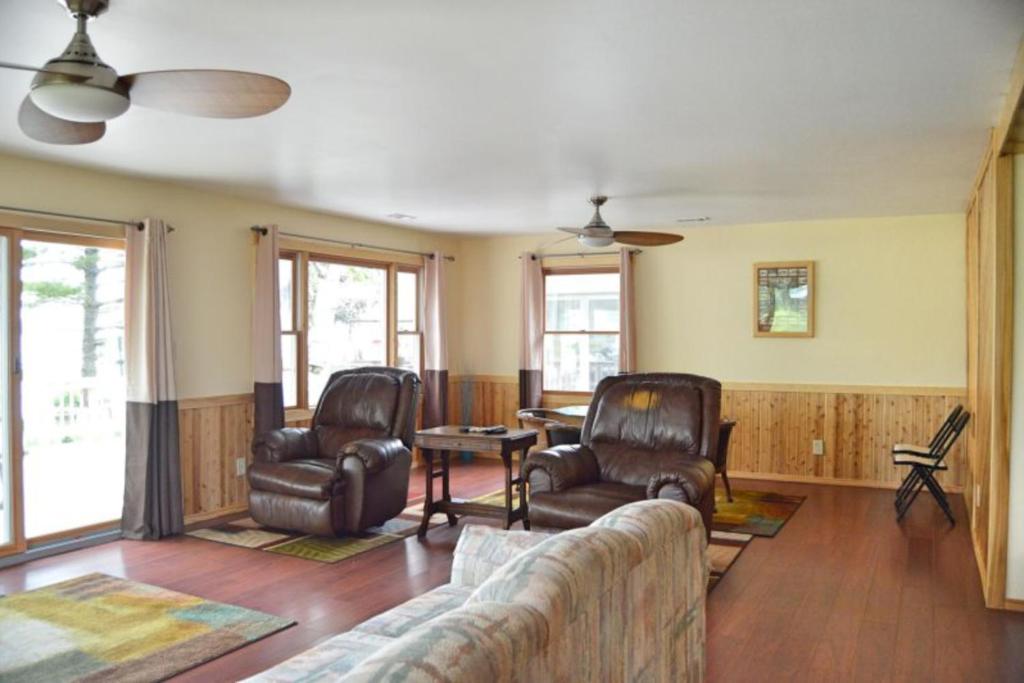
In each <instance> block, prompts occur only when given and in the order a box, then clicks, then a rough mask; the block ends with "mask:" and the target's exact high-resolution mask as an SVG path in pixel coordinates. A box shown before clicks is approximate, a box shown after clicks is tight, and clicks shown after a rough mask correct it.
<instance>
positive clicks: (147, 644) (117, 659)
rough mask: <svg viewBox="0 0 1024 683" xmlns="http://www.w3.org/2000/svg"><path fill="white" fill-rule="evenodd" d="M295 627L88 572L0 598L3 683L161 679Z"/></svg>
mask: <svg viewBox="0 0 1024 683" xmlns="http://www.w3.org/2000/svg"><path fill="white" fill-rule="evenodd" d="M294 623H295V622H294V621H291V620H289V619H282V618H281V617H275V616H273V615H271V614H265V613H263V612H257V611H255V610H250V609H245V608H243V607H237V606H235V605H226V604H223V603H219V602H211V601H209V600H203V599H202V598H197V597H195V596H193V595H186V594H184V593H176V592H174V591H169V590H166V589H163V588H158V587H157V586H150V585H147V584H144V583H136V582H134V581H128V580H126V579H120V578H116V577H113V576H107V575H106V574H88V575H86V576H81V577H79V578H77V579H72V580H70V581H64V582H61V583H57V584H54V585H52V586H46V587H45V588H39V589H36V590H31V591H26V592H24V593H17V594H15V595H9V596H7V597H5V598H2V599H0V681H84V680H89V681H93V680H111V681H113V680H117V681H129V680H130V681H159V680H163V679H165V678H170V677H171V676H174V675H176V674H179V673H181V672H182V671H185V670H186V669H191V668H192V667H194V666H198V665H200V664H203V663H205V662H208V661H210V660H212V659H216V658H217V657H220V656H221V655H224V654H227V653H228V652H231V651H232V650H237V649H238V648H240V647H243V646H245V645H248V644H249V643H252V642H254V641H256V640H259V639H261V638H264V637H266V636H268V635H270V634H272V633H276V632H277V631H280V630H282V629H285V628H288V627H289V626H291V625H293V624H294Z"/></svg>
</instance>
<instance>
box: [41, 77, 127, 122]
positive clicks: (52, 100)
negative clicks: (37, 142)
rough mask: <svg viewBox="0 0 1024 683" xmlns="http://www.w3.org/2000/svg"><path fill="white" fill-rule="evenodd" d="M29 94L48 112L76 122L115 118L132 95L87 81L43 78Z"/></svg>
mask: <svg viewBox="0 0 1024 683" xmlns="http://www.w3.org/2000/svg"><path fill="white" fill-rule="evenodd" d="M29 96H30V97H31V98H32V103H33V104H35V105H36V106H37V107H39V108H40V109H42V110H43V111H45V112H46V113H47V114H49V115H51V116H56V117H57V118H59V119H64V120H65V121H76V122H78V123H98V122H100V121H109V120H110V119H115V118H117V117H118V116H120V115H121V114H123V113H125V112H126V111H128V107H129V105H130V104H131V99H130V98H129V97H128V96H127V95H125V94H122V93H120V92H118V91H117V90H114V89H112V88H104V87H99V86H94V85H89V84H88V83H67V82H59V81H58V82H48V83H47V82H44V83H42V84H40V85H38V86H36V87H35V88H33V89H32V92H31V93H30V95H29Z"/></svg>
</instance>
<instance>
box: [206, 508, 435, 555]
mask: <svg viewBox="0 0 1024 683" xmlns="http://www.w3.org/2000/svg"><path fill="white" fill-rule="evenodd" d="M421 509H422V508H421ZM419 525H420V520H419V517H413V515H411V514H409V513H408V510H407V511H406V512H403V513H402V515H401V516H399V517H396V518H394V519H391V520H388V521H387V522H386V523H385V524H383V525H381V526H379V527H374V528H372V529H367V530H366V533H364V534H360V535H359V536H343V537H338V538H333V537H328V536H310V535H306V534H300V533H293V532H289V531H282V530H280V529H269V528H267V527H264V526H261V525H260V524H259V523H257V522H255V521H253V520H252V519H249V518H245V519H240V520H236V521H233V522H228V523H227V524H221V525H219V526H214V527H207V528H205V529H196V530H194V531H190V532H188V535H189V536H192V537H194V538H201V539H203V540H206V541H214V542H216V543H224V544H226V545H233V546H237V547H240V548H250V549H252V550H264V551H266V552H270V553H278V554H281V555H291V556H292V557H301V558H302V559H304V560H315V561H316V562H328V563H334V562H341V561H342V560H347V559H348V558H350V557H355V556H356V555H360V554H362V553H365V552H366V551H368V550H373V549H374V548H379V547H380V546H382V545H388V544H389V543H395V542H397V541H401V540H402V539H404V538H407V537H409V536H411V535H413V534H414V533H416V530H417V529H418V528H419Z"/></svg>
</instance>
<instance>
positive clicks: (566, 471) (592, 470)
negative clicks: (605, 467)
mask: <svg viewBox="0 0 1024 683" xmlns="http://www.w3.org/2000/svg"><path fill="white" fill-rule="evenodd" d="M598 473H599V470H598V467H597V458H595V457H594V453H593V451H591V450H590V449H589V448H587V447H586V446H582V445H579V444H576V445H572V446H555V447H554V448H548V449H545V450H543V451H534V452H532V453H530V454H529V455H527V456H526V462H525V463H524V464H523V477H524V478H525V479H526V480H527V481H528V482H529V483H530V491H531V492H535V493H541V492H546V491H564V490H566V489H570V488H572V487H574V486H581V485H583V484H591V483H594V482H596V481H597V480H598Z"/></svg>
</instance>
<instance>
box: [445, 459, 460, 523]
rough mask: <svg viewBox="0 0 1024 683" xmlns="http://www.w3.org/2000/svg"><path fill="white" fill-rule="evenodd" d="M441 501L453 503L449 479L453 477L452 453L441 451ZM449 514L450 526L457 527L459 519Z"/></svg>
mask: <svg viewBox="0 0 1024 683" xmlns="http://www.w3.org/2000/svg"><path fill="white" fill-rule="evenodd" d="M441 472H442V474H441V500H443V501H444V502H446V503H450V502H452V494H451V489H450V487H449V478H450V476H451V451H441ZM447 514H448V526H455V525H456V524H457V523H458V521H459V520H458V518H457V517H456V516H455V515H453V514H452V513H450V512H449V513H447Z"/></svg>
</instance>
